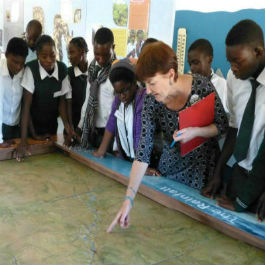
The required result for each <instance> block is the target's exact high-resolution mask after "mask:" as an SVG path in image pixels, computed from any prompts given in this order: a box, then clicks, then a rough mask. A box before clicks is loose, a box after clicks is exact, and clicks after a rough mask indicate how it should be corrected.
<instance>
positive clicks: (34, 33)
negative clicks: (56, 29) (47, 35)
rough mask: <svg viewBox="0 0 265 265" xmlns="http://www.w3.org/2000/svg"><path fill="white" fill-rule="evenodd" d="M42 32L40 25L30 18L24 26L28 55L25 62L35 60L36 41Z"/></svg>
mask: <svg viewBox="0 0 265 265" xmlns="http://www.w3.org/2000/svg"><path fill="white" fill-rule="evenodd" d="M41 33H42V25H41V23H40V22H39V21H38V20H36V19H32V20H31V21H30V22H29V23H28V24H27V27H26V35H25V37H26V42H27V44H28V56H27V58H26V63H28V62H30V61H33V60H36V59H37V54H36V42H37V40H38V38H39V37H40V36H41Z"/></svg>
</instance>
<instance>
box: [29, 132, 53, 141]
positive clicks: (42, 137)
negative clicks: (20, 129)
mask: <svg viewBox="0 0 265 265" xmlns="http://www.w3.org/2000/svg"><path fill="white" fill-rule="evenodd" d="M50 138H51V134H48V133H46V134H43V135H36V134H35V135H32V139H34V140H38V141H47V140H49V139H50Z"/></svg>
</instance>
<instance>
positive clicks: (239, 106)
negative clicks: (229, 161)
mask: <svg viewBox="0 0 265 265" xmlns="http://www.w3.org/2000/svg"><path fill="white" fill-rule="evenodd" d="M257 81H258V82H259V83H260V85H259V86H258V87H257V89H256V104H255V121H254V124H253V129H252V135H251V140H250V145H249V150H248V154H247V157H246V159H244V160H243V161H241V162H240V163H238V164H239V166H241V167H243V168H244V169H246V170H248V171H250V170H251V169H252V163H253V160H254V159H255V157H256V156H257V153H258V150H259V147H260V145H261V142H262V140H263V137H264V130H265V68H264V69H263V71H262V72H261V73H260V75H259V76H258V77H257ZM251 91H252V86H251V83H250V81H249V80H240V79H236V77H235V76H234V74H233V72H232V71H231V69H230V70H229V72H228V74H227V103H228V104H227V106H228V111H229V113H230V118H229V125H230V127H233V128H237V129H238V131H239V128H240V124H241V121H242V117H243V114H244V110H245V108H246V105H247V102H248V100H249V97H250V94H251Z"/></svg>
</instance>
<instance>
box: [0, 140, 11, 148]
mask: <svg viewBox="0 0 265 265" xmlns="http://www.w3.org/2000/svg"><path fill="white" fill-rule="evenodd" d="M14 144H15V141H13V140H10V141H6V142H3V143H0V148H9V147H11V146H13V145H14Z"/></svg>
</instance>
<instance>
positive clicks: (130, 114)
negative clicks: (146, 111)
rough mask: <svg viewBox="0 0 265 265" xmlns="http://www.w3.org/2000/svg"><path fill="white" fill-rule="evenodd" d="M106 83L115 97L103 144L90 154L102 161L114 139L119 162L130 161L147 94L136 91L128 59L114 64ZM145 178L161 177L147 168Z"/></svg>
mask: <svg viewBox="0 0 265 265" xmlns="http://www.w3.org/2000/svg"><path fill="white" fill-rule="evenodd" d="M109 79H110V81H111V83H112V85H113V88H114V93H115V94H116V96H115V99H114V101H113V104H112V109H111V113H110V116H109V120H108V123H107V126H106V129H105V132H104V137H103V140H102V142H101V144H100V146H99V148H98V149H97V150H95V151H94V152H93V153H92V154H93V155H94V156H96V157H104V155H105V153H106V152H107V149H108V147H109V145H110V143H112V140H113V137H114V136H115V142H114V151H116V150H117V151H118V156H119V157H121V158H122V159H125V160H128V161H133V159H134V158H135V153H136V150H137V147H138V143H139V139H140V134H141V113H142V106H143V101H144V96H145V95H146V91H145V89H144V88H142V87H139V86H138V85H137V82H136V77H135V67H134V66H133V64H132V63H131V61H130V60H129V59H123V60H120V61H117V62H114V64H113V66H112V68H111V72H110V75H109ZM146 174H148V175H160V174H159V172H158V171H156V170H155V169H152V168H148V170H147V172H146Z"/></svg>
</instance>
